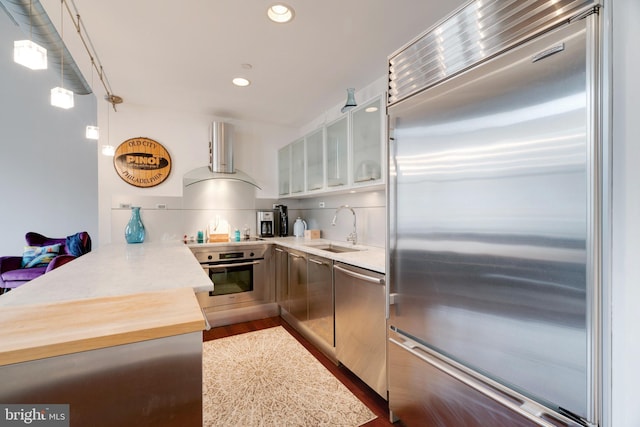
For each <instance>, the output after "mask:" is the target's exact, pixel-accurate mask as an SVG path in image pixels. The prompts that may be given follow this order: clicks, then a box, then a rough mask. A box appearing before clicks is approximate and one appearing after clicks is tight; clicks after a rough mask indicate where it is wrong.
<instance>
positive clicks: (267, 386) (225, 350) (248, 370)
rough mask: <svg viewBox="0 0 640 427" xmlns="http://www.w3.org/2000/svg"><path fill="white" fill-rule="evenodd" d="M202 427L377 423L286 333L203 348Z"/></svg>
mask: <svg viewBox="0 0 640 427" xmlns="http://www.w3.org/2000/svg"><path fill="white" fill-rule="evenodd" d="M202 366H203V373H202V380H203V396H202V405H203V411H202V412H203V426H205V427H209V426H225V427H226V426H243V427H251V426H278V427H282V426H314V427H316V426H332V427H333V426H345V427H356V426H360V425H362V424H364V423H366V422H368V421H371V420H372V419H374V418H376V416H375V414H374V413H373V412H371V410H369V408H367V407H366V406H365V405H364V404H363V403H362V402H361V401H360V400H358V398H356V397H355V396H354V395H353V394H352V393H351V392H350V391H349V390H348V389H347V388H346V387H345V386H344V385H343V384H342V383H341V382H340V381H338V379H336V378H335V377H334V376H333V375H332V374H331V372H329V370H327V369H326V368H325V367H324V366H322V364H321V363H320V362H318V360H316V359H315V358H314V357H313V356H312V355H311V353H309V352H308V351H307V349H305V348H304V346H302V344H300V343H299V342H298V341H296V339H295V338H293V337H292V336H291V335H290V334H289V333H288V332H287V331H286V330H285V329H284V328H282V327H281V326H277V327H275V328H269V329H263V330H260V331H255V332H249V333H245V334H241V335H235V336H231V337H227V338H221V339H217V340H213V341H207V342H205V343H203V355H202Z"/></svg>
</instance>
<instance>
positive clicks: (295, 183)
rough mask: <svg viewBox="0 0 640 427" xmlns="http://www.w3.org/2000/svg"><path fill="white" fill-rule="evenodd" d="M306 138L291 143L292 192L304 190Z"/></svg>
mask: <svg viewBox="0 0 640 427" xmlns="http://www.w3.org/2000/svg"><path fill="white" fill-rule="evenodd" d="M304 164H305V158H304V139H300V140H298V141H296V142H294V143H293V144H291V194H296V193H302V192H303V191H304V175H305V173H304Z"/></svg>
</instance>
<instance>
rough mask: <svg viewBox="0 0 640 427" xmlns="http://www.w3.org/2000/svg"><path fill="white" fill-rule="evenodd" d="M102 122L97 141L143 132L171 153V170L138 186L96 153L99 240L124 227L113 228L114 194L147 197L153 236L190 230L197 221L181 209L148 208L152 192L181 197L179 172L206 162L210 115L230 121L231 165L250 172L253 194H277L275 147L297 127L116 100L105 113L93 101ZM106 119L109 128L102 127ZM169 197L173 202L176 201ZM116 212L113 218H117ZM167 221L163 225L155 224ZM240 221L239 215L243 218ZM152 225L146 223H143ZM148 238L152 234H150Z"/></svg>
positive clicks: (133, 199)
mask: <svg viewBox="0 0 640 427" xmlns="http://www.w3.org/2000/svg"><path fill="white" fill-rule="evenodd" d="M98 107H99V108H98V110H99V111H98V114H99V123H100V128H101V130H102V131H101V133H100V137H101V140H100V144H101V145H105V144H107V135H108V141H109V143H110V144H111V145H113V146H116V147H117V146H118V145H119V144H120V143H122V142H124V141H125V140H127V139H129V138H134V137H139V136H144V137H148V138H151V139H153V140H155V141H157V142H159V143H161V144H162V145H163V146H164V147H165V148H166V149H167V151H168V152H169V154H170V155H171V160H172V170H171V174H170V175H169V177H168V178H167V180H165V181H164V182H163V183H161V184H160V185H158V186H156V187H151V188H138V187H134V186H131V185H129V184H127V183H126V182H124V181H123V180H122V179H120V177H118V175H117V174H116V172H115V170H114V167H113V158H112V157H105V156H99V157H100V158H99V160H98V173H99V176H100V180H99V194H100V215H99V216H100V236H101V239H102V241H103V242H104V243H108V242H111V241H112V237H113V236H120V235H121V234H122V233H123V232H124V230H122V232H121V230H119V229H115V230H112V229H111V228H112V223H113V224H114V225H113V227H120V226H121V223H122V218H121V217H122V215H126V214H122V213H121V212H120V213H118V211H117V210H116V211H113V212H112V209H113V208H116V209H117V207H118V205H117V204H115V205H114V200H118V201H119V202H120V201H121V202H125V203H133V204H136V203H142V202H145V203H147V205H146V206H143V210H142V215H143V221H144V217H145V216H146V217H147V219H148V220H151V216H153V218H154V219H153V224H156V227H155V230H154V233H153V234H152V236H155V238H158V237H159V236H164V237H165V238H172V237H173V236H175V235H176V234H177V235H179V236H182V235H183V234H189V235H190V234H193V232H194V231H195V230H196V229H197V228H196V227H198V228H199V225H200V224H199V223H198V225H193V224H190V223H184V219H183V216H182V215H178V214H176V212H173V213H172V212H171V211H169V210H168V211H165V212H152V210H149V211H148V212H146V210H147V208H150V209H152V208H153V206H155V204H154V203H152V202H153V201H154V200H155V199H154V198H157V197H161V198H162V197H169V198H181V197H182V195H183V181H182V177H183V175H184V174H185V173H186V172H188V171H190V170H192V169H196V168H199V167H203V166H207V165H208V161H209V125H210V124H211V122H212V121H214V120H221V121H225V122H228V123H231V124H232V125H233V127H234V135H235V138H234V162H235V167H236V169H240V170H242V171H244V172H246V173H248V174H249V175H251V176H252V177H253V178H254V179H255V180H256V181H257V182H258V184H259V185H260V187H261V190H257V191H256V196H257V197H261V198H270V197H274V195H276V194H277V170H276V168H277V147H278V146H280V145H283V144H284V143H286V142H288V141H291V140H292V139H294V138H295V137H296V136H297V134H298V133H297V130H295V129H290V128H283V127H280V126H274V125H268V124H263V123H249V122H240V121H235V120H230V119H224V118H219V117H215V116H208V115H204V114H196V113H192V112H183V111H172V110H166V109H158V108H151V107H143V106H138V105H132V104H127V101H126V98H125V101H124V103H123V104H120V105H118V106H117V110H118V112H117V113H114V112H113V110H110V111H109V113H108V117H107V109H108V108H109V107H110V104H108V103H107V102H103V103H100V104H99V105H98ZM107 122H108V123H109V126H108V127H109V131H108V132H107V131H106V129H107ZM172 203H174V204H175V201H173V202H172ZM116 216H117V218H116ZM163 221H166V230H161V229H159V228H160V227H161V224H162V222H163ZM243 221H244V219H243ZM148 225H151V224H148ZM152 238H153V237H152Z"/></svg>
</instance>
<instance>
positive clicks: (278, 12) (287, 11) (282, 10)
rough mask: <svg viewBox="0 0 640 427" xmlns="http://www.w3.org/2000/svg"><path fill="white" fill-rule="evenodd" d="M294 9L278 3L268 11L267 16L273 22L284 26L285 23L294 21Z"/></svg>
mask: <svg viewBox="0 0 640 427" xmlns="http://www.w3.org/2000/svg"><path fill="white" fill-rule="evenodd" d="M293 15H294V13H293V8H292V7H291V6H287V5H286V4H284V3H276V4H274V5H273V6H271V7H270V8H269V9H267V16H268V17H269V19H271V20H272V21H273V22H277V23H278V24H284V23H285V22H289V21H291V20H292V19H293Z"/></svg>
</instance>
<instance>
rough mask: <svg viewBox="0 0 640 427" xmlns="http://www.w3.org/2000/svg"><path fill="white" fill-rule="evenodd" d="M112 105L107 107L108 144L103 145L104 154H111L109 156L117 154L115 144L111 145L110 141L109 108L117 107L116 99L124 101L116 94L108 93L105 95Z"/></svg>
mask: <svg viewBox="0 0 640 427" xmlns="http://www.w3.org/2000/svg"><path fill="white" fill-rule="evenodd" d="M104 98H105V99H106V100H107V101H108V102H109V103H110V104H111V105H110V106H109V107H107V144H106V145H103V146H102V155H103V156H109V157H113V156H114V155H115V154H116V147H114V146H113V145H111V143H110V142H109V129H110V127H111V126H110V123H109V109H110V108H111V107H113V109H114V110H115V109H116V106H115V104H116V101H117V100H119V101H120V102H122V98H120V97H117V96H115V95H106V96H105V97H104Z"/></svg>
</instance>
